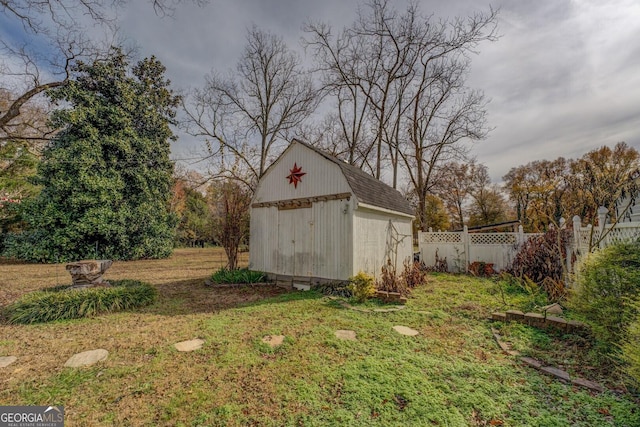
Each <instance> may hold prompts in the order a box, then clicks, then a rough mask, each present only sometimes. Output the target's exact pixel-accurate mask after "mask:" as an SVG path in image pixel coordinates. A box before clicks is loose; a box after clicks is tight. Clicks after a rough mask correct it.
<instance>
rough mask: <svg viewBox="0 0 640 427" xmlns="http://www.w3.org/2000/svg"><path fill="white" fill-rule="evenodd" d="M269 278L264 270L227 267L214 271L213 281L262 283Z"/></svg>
mask: <svg viewBox="0 0 640 427" xmlns="http://www.w3.org/2000/svg"><path fill="white" fill-rule="evenodd" d="M266 280H267V276H266V274H265V273H263V272H262V271H254V270H249V269H247V268H240V269H237V270H229V269H227V268H221V269H220V270H218V271H216V272H215V273H213V275H212V276H211V281H212V282H213V283H218V284H220V283H227V284H231V283H234V284H235V283H260V282H264V281H266Z"/></svg>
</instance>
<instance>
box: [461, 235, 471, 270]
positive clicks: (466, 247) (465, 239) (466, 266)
mask: <svg viewBox="0 0 640 427" xmlns="http://www.w3.org/2000/svg"><path fill="white" fill-rule="evenodd" d="M462 241H463V242H464V258H465V259H464V272H465V273H468V272H469V261H471V254H470V253H469V249H470V246H471V245H470V244H471V242H469V227H467V226H466V225H465V226H464V227H462Z"/></svg>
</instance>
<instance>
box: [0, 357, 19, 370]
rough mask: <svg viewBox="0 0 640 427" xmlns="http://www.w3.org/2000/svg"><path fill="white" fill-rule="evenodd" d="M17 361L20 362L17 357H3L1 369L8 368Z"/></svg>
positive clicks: (0, 359)
mask: <svg viewBox="0 0 640 427" xmlns="http://www.w3.org/2000/svg"><path fill="white" fill-rule="evenodd" d="M16 360H18V358H17V357H15V356H2V357H0V368H6V367H7V366H9V365H11V364H12V363H13V362H15V361H16Z"/></svg>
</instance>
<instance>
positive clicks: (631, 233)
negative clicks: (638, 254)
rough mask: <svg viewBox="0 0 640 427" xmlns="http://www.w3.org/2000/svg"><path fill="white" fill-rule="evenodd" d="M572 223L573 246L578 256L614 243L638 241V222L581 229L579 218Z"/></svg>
mask: <svg viewBox="0 0 640 427" xmlns="http://www.w3.org/2000/svg"><path fill="white" fill-rule="evenodd" d="M573 221H574V223H573V241H574V243H573V244H574V249H575V250H577V253H579V254H584V253H587V252H588V251H589V249H591V250H597V249H598V248H606V247H607V246H609V245H612V244H615V243H622V242H629V241H631V240H637V239H640V222H620V223H618V224H603V225H598V226H596V227H592V226H590V225H589V226H587V227H582V226H581V225H580V217H574V218H573ZM601 236H602V237H601Z"/></svg>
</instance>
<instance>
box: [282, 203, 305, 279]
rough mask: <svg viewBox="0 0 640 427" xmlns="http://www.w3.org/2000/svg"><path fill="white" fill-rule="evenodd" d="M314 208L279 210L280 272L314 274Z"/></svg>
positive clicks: (294, 274)
mask: <svg viewBox="0 0 640 427" xmlns="http://www.w3.org/2000/svg"><path fill="white" fill-rule="evenodd" d="M312 211H313V210H312V209H310V208H301V209H291V210H281V211H279V212H278V214H279V215H278V272H280V274H284V275H289V276H306V277H309V276H312V275H313V217H312Z"/></svg>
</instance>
